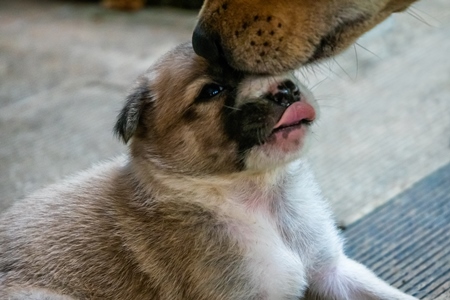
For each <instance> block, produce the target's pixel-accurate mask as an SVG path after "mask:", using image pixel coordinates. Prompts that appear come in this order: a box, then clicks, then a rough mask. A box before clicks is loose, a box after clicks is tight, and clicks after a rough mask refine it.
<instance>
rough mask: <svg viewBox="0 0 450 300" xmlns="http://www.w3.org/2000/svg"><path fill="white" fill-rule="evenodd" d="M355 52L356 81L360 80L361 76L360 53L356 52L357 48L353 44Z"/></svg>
mask: <svg viewBox="0 0 450 300" xmlns="http://www.w3.org/2000/svg"><path fill="white" fill-rule="evenodd" d="M353 50H354V51H355V61H356V75H355V79H356V78H358V74H359V60H358V51H356V46H355V45H354V44H353Z"/></svg>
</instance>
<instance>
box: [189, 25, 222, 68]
mask: <svg viewBox="0 0 450 300" xmlns="http://www.w3.org/2000/svg"><path fill="white" fill-rule="evenodd" d="M192 47H193V48H194V51H195V53H196V54H197V55H199V56H201V57H203V58H205V59H207V60H208V61H211V62H217V61H219V60H220V58H221V56H223V51H222V48H221V45H220V40H219V36H218V35H217V34H213V33H210V32H207V31H206V30H205V28H204V27H203V26H202V25H201V24H197V26H195V29H194V33H193V34H192Z"/></svg>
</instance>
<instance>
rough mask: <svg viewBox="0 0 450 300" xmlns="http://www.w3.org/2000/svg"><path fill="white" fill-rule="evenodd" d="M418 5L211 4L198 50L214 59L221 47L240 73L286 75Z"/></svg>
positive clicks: (354, 1) (286, 0)
mask: <svg viewBox="0 0 450 300" xmlns="http://www.w3.org/2000/svg"><path fill="white" fill-rule="evenodd" d="M415 1H416V0H371V1H367V0H333V1H331V0H251V1H250V0H206V1H205V3H204V5H203V8H202V10H201V12H200V16H199V21H198V25H197V29H196V31H197V33H196V34H194V39H193V41H194V48H195V49H196V51H197V53H198V54H200V55H202V56H205V57H206V58H211V53H215V52H216V51H217V50H215V48H216V47H217V48H219V50H218V51H219V52H221V53H220V55H223V56H224V58H225V59H226V60H227V62H228V63H229V64H230V65H231V66H233V67H234V68H237V69H240V70H245V71H248V72H255V73H270V74H274V73H279V72H284V71H287V70H292V69H295V68H297V67H299V66H301V65H305V64H308V63H311V62H314V61H317V60H320V59H322V58H326V57H330V56H332V55H335V54H337V53H339V52H340V51H342V50H344V49H345V48H347V47H348V46H349V45H351V44H352V43H353V42H354V41H355V40H356V39H357V38H358V37H359V36H361V35H362V34H363V33H365V32H366V31H368V30H369V29H371V28H373V27H374V26H375V25H377V24H378V23H380V22H381V21H383V20H384V19H386V18H387V17H388V16H389V15H391V14H392V13H394V12H399V11H403V10H405V9H406V8H407V7H408V6H409V5H410V4H411V3H413V2H415ZM198 35H200V36H201V37H199V36H198ZM196 44H200V46H198V45H196ZM202 44H203V46H201V45H202ZM200 47H205V48H206V49H200ZM212 56H215V55H212Z"/></svg>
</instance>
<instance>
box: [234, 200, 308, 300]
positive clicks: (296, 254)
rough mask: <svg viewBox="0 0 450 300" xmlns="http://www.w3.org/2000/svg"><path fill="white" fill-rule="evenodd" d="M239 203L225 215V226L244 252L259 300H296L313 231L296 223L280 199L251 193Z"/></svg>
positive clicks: (300, 292)
mask: <svg viewBox="0 0 450 300" xmlns="http://www.w3.org/2000/svg"><path fill="white" fill-rule="evenodd" d="M241 197H243V195H242V196H241ZM244 197H245V196H244ZM238 200H239V202H240V204H239V205H235V206H234V207H233V208H229V209H228V210H227V211H226V218H227V220H226V222H227V224H228V228H229V234H230V237H231V238H232V239H234V240H236V241H237V243H238V245H239V246H240V247H241V248H242V249H243V250H244V253H245V266H246V269H247V271H248V272H249V273H250V274H251V276H252V277H253V279H254V282H256V283H257V285H259V286H257V289H258V290H259V292H260V293H261V295H260V298H261V299H267V300H269V299H298V298H299V297H301V296H302V295H303V292H304V289H305V287H306V285H307V276H306V273H307V269H308V268H309V263H308V262H309V261H312V260H313V259H312V257H311V255H313V252H314V251H311V249H308V245H310V244H309V243H308V241H306V240H305V239H306V238H307V237H311V234H310V233H309V231H311V232H312V230H309V228H308V227H307V226H306V225H305V224H303V223H302V222H301V221H302V220H301V219H296V217H297V212H296V209H295V208H290V209H288V208H286V207H284V206H283V205H282V203H281V201H284V199H282V198H281V197H277V196H272V195H270V196H268V195H261V194H258V193H253V194H251V195H247V196H246V198H244V199H242V198H241V199H238ZM242 200H244V201H242ZM233 202H234V203H236V202H237V201H233ZM277 202H278V203H277ZM301 244H303V245H304V246H306V247H303V248H302V247H300V245H301Z"/></svg>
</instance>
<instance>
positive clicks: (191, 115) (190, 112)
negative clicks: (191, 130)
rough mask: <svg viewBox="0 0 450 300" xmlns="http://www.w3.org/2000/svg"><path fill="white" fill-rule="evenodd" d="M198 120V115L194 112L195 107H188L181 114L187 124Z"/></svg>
mask: <svg viewBox="0 0 450 300" xmlns="http://www.w3.org/2000/svg"><path fill="white" fill-rule="evenodd" d="M199 118H200V115H199V114H198V112H197V111H196V110H195V107H193V106H191V107H189V108H188V109H187V110H186V111H185V112H184V114H183V119H184V120H186V121H187V122H194V121H196V120H198V119H199Z"/></svg>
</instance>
